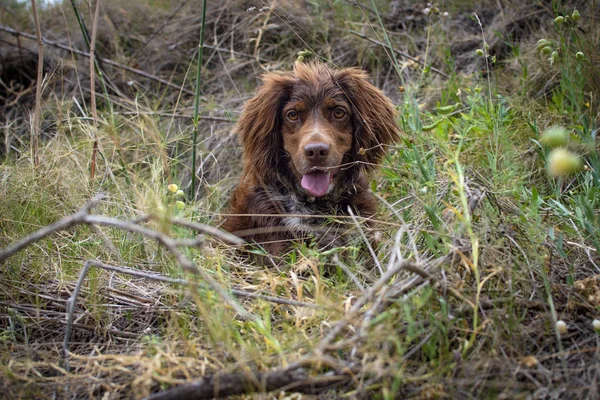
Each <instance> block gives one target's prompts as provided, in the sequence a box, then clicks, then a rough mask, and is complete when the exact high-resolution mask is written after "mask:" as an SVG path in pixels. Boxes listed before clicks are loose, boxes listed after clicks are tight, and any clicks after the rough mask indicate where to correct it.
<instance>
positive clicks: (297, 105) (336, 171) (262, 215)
mask: <svg viewBox="0 0 600 400" xmlns="http://www.w3.org/2000/svg"><path fill="white" fill-rule="evenodd" d="M394 117H395V111H394V107H393V105H392V103H391V102H390V100H389V99H388V98H387V97H386V96H385V95H384V94H383V93H382V92H381V90H379V89H377V88H376V87H375V86H373V85H372V84H371V83H369V82H368V80H367V75H366V74H365V73H364V72H363V71H361V70H359V69H356V68H349V69H342V70H333V69H329V68H327V67H325V66H324V65H322V64H301V63H297V64H296V66H295V68H294V71H293V72H292V73H285V74H276V73H268V74H266V75H265V76H264V77H263V85H262V87H261V88H260V89H259V91H258V93H257V94H256V95H255V96H254V97H253V98H252V99H250V100H249V101H248V102H247V103H246V105H245V107H244V110H243V113H242V115H241V117H240V119H239V121H238V123H237V126H236V131H237V132H238V134H239V135H240V140H241V143H242V144H243V146H244V157H243V163H244V166H243V174H242V178H241V181H240V183H239V184H238V186H237V187H236V189H235V191H234V192H233V195H232V197H231V200H230V204H229V211H228V213H229V215H228V216H227V218H226V220H225V221H224V223H223V225H222V227H223V228H224V229H225V230H227V231H229V232H232V233H234V234H237V235H239V236H242V237H244V238H245V239H247V240H250V241H253V242H258V243H261V244H262V245H263V247H264V248H265V249H266V250H267V251H268V252H269V253H271V254H273V255H280V254H281V253H283V252H284V251H285V250H286V249H287V248H288V246H289V243H290V239H297V238H298V237H299V236H306V235H307V234H311V235H312V234H316V235H317V236H319V235H318V232H319V229H315V226H317V227H318V226H323V223H324V221H325V219H324V217H321V218H318V217H314V216H315V215H322V216H331V215H338V216H339V215H346V216H347V215H348V207H350V208H351V209H352V210H353V212H354V213H356V214H359V215H360V216H362V217H366V218H369V217H371V216H373V215H374V214H375V213H376V210H377V204H376V199H375V198H374V196H373V195H372V194H371V193H369V192H368V183H369V175H370V173H371V172H373V170H374V169H375V168H376V167H377V165H378V163H379V161H380V159H381V158H382V156H383V154H384V151H385V148H384V146H385V145H387V144H390V143H392V142H393V141H395V140H396V139H397V137H398V133H399V132H398V127H397V125H396V122H395V118H394Z"/></svg>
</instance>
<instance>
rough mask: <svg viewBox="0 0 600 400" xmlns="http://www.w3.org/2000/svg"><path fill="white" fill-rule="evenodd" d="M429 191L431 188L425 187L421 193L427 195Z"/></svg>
mask: <svg viewBox="0 0 600 400" xmlns="http://www.w3.org/2000/svg"><path fill="white" fill-rule="evenodd" d="M428 190H429V188H428V187H427V186H423V187H422V188H421V193H423V194H425V193H427V191H428Z"/></svg>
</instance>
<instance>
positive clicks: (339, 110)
mask: <svg viewBox="0 0 600 400" xmlns="http://www.w3.org/2000/svg"><path fill="white" fill-rule="evenodd" d="M322 79H323V82H321V89H322V90H318V91H315V90H314V88H313V87H311V86H310V84H311V82H298V83H297V84H296V85H295V86H294V89H293V90H292V93H291V96H290V99H289V101H288V102H287V103H286V104H285V105H284V107H283V109H282V111H281V117H280V118H281V120H282V129H281V134H282V139H283V149H284V150H285V151H286V153H287V154H289V156H290V160H291V162H290V168H291V170H292V172H293V175H294V176H295V177H296V179H297V180H298V182H299V183H300V185H301V187H302V188H303V189H304V190H306V191H307V192H308V193H309V194H310V195H312V196H315V197H320V196H323V195H325V194H327V193H328V192H329V191H331V190H332V189H333V187H334V185H335V181H334V178H335V176H336V174H337V173H338V172H339V171H340V168H341V167H342V165H341V164H342V159H343V158H344V155H346V153H348V152H350V150H351V149H352V139H353V134H354V124H353V121H352V106H351V104H350V103H349V101H348V99H347V97H346V96H345V95H344V93H343V92H342V90H341V89H340V88H339V87H337V86H335V84H334V82H333V81H332V79H331V78H330V77H329V76H324V77H322Z"/></svg>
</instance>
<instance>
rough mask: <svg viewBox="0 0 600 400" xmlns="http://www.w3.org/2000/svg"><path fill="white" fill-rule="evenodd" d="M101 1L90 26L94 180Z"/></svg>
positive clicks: (92, 169) (92, 176)
mask: <svg viewBox="0 0 600 400" xmlns="http://www.w3.org/2000/svg"><path fill="white" fill-rule="evenodd" d="M101 2H102V0H96V12H95V13H94V22H93V24H92V40H91V41H90V93H91V97H92V119H93V121H94V129H93V130H92V132H93V133H92V135H93V136H94V145H93V148H92V161H91V166H90V178H91V179H94V176H95V174H96V154H97V153H98V135H97V132H98V111H97V109H96V77H95V74H94V72H95V68H96V58H95V54H96V33H97V32H98V15H100V3H101Z"/></svg>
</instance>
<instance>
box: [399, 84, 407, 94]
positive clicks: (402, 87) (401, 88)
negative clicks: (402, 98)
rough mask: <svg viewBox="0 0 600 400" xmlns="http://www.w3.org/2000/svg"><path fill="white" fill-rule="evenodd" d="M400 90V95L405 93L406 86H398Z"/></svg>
mask: <svg viewBox="0 0 600 400" xmlns="http://www.w3.org/2000/svg"><path fill="white" fill-rule="evenodd" d="M398 90H399V91H400V93H404V91H405V90H406V88H405V87H404V86H398Z"/></svg>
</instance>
